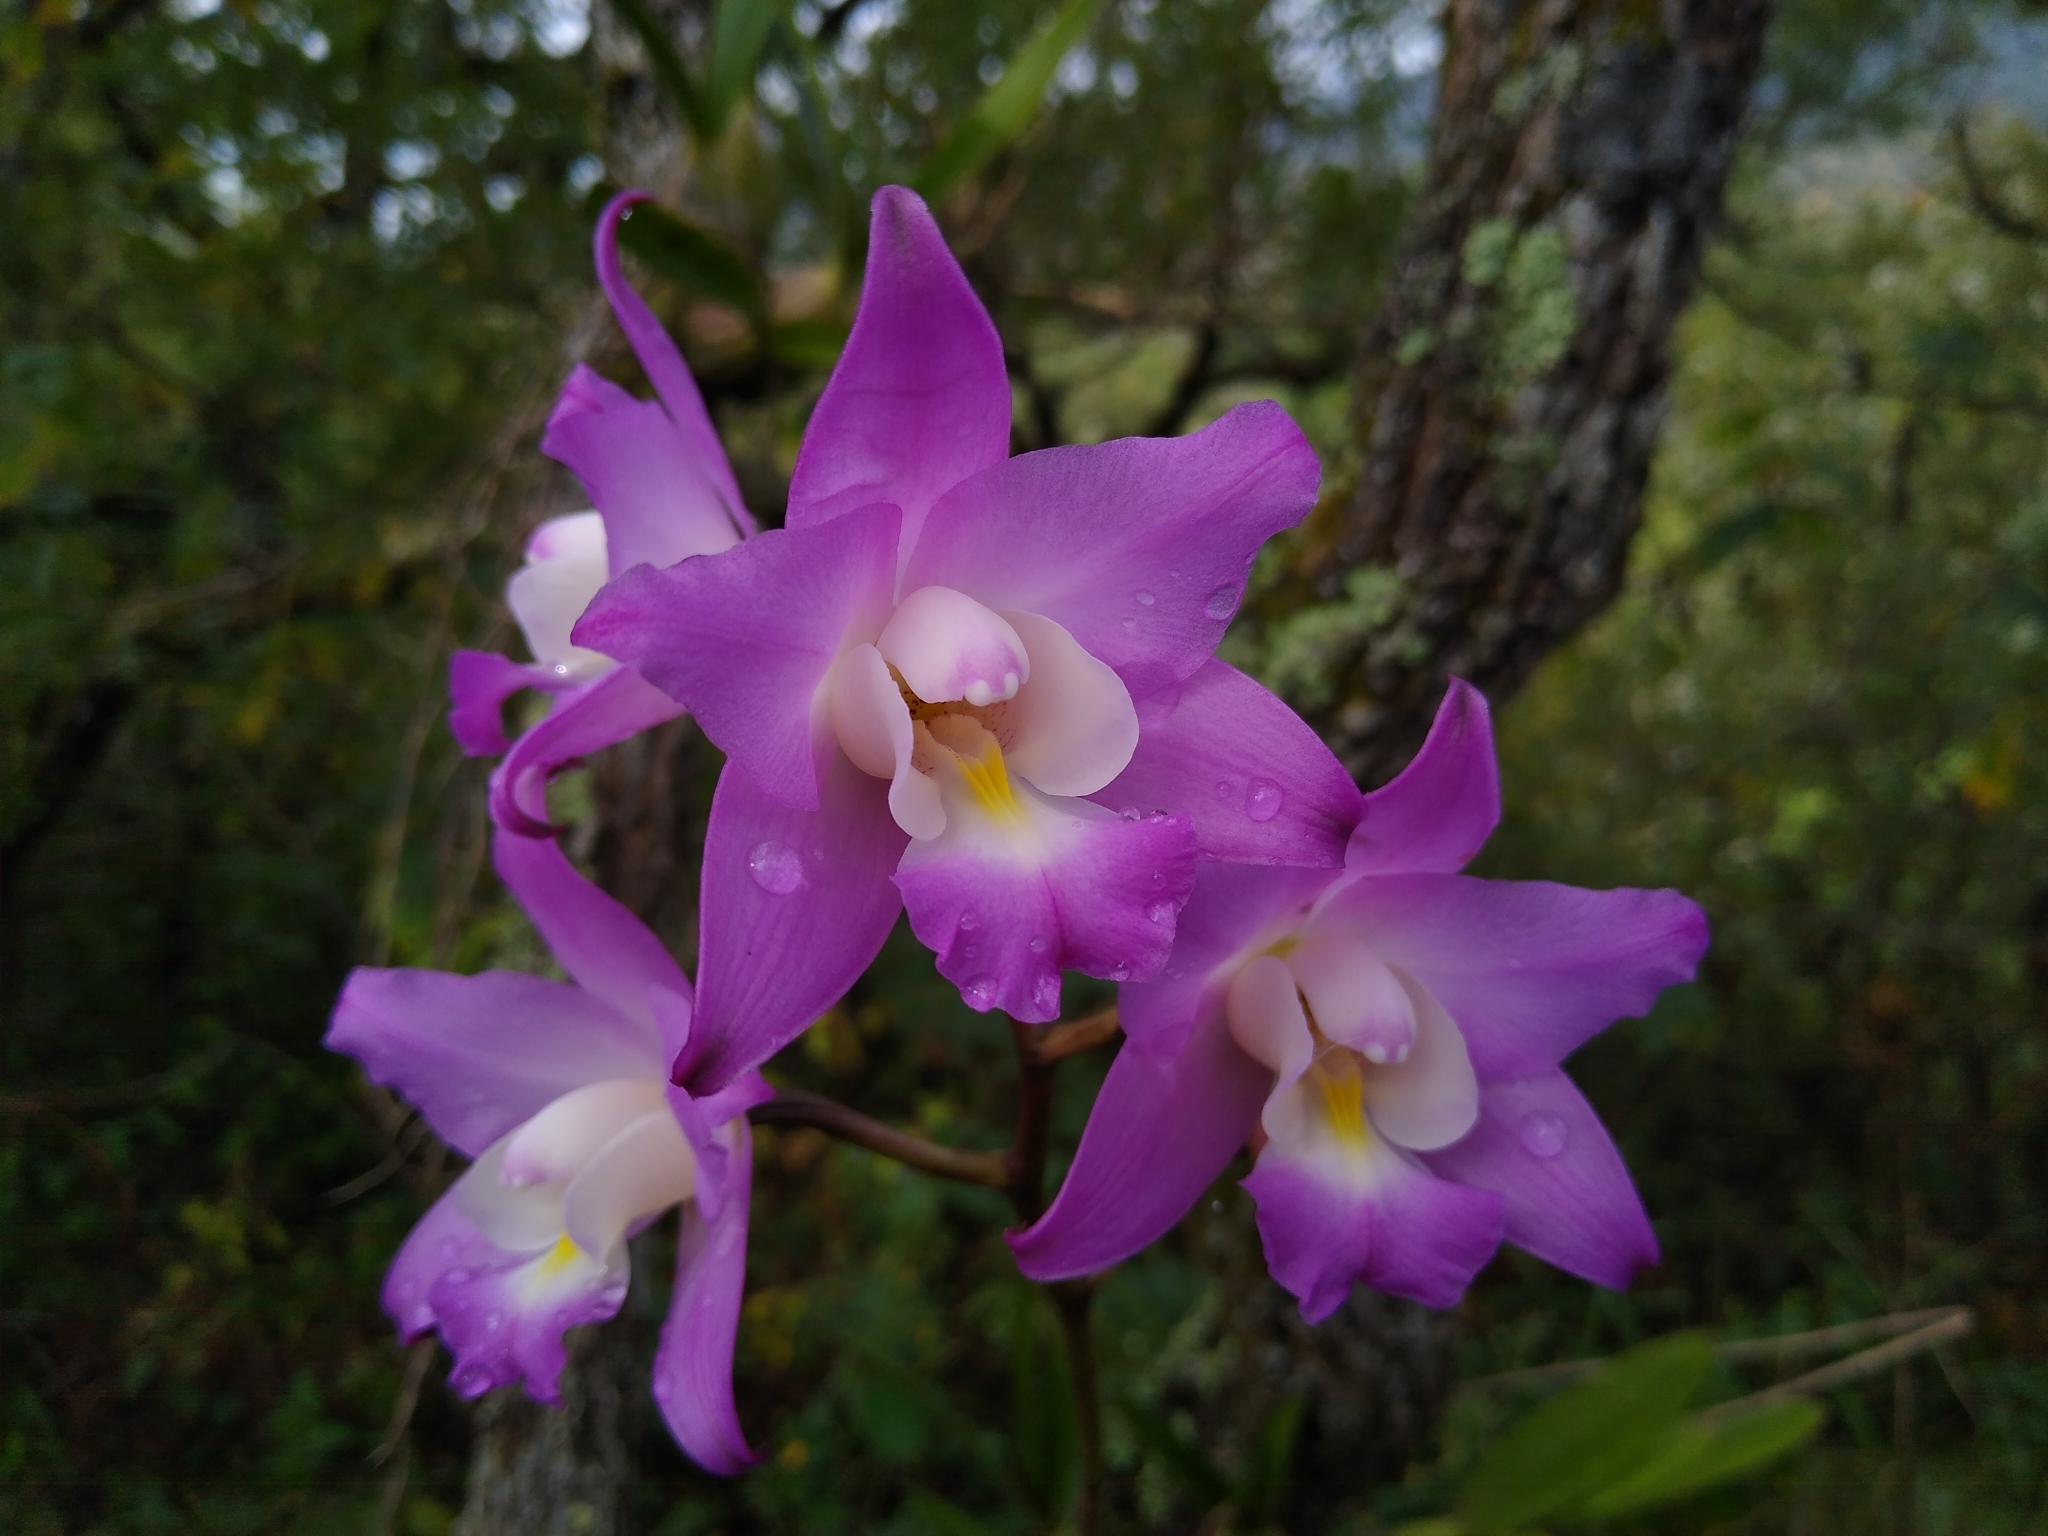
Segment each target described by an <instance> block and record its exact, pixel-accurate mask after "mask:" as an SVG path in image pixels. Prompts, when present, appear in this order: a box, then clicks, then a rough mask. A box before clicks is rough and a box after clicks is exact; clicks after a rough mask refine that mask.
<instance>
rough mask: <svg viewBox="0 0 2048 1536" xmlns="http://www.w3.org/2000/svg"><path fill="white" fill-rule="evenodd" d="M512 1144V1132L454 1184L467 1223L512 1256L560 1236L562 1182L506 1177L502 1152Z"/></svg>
mask: <svg viewBox="0 0 2048 1536" xmlns="http://www.w3.org/2000/svg"><path fill="white" fill-rule="evenodd" d="M556 1102H557V1103H559V1102H561V1101H560V1100H557V1101H556ZM542 1113H543V1114H544V1113H546V1111H545V1110H543V1111H542ZM532 1123H533V1122H532V1121H528V1122H527V1124H529V1125H530V1124H532ZM514 1134H515V1135H516V1134H517V1132H514ZM511 1145H512V1137H511V1136H507V1137H505V1138H504V1139H503V1140H502V1141H495V1142H492V1143H491V1145H490V1146H488V1147H486V1148H485V1149H484V1155H483V1156H482V1157H479V1158H478V1159H477V1160H476V1161H475V1162H473V1163H471V1164H470V1165H469V1166H468V1167H467V1168H465V1169H464V1170H463V1171H462V1176H461V1177H460V1178H458V1179H457V1180H456V1181H455V1184H454V1193H455V1204H456V1208H457V1209H458V1210H460V1211H461V1212H462V1214H463V1215H464V1216H465V1217H467V1218H468V1219H469V1223H470V1225H471V1226H473V1227H475V1228H476V1229H477V1231H479V1232H481V1233H482V1234H483V1235H484V1236H485V1237H486V1238H488V1239H489V1240H490V1241H491V1243H493V1244H494V1245H495V1246H497V1247H499V1248H502V1249H504V1250H505V1251H506V1252H507V1253H510V1254H520V1255H529V1256H530V1255H532V1254H536V1253H541V1252H544V1251H546V1250H547V1249H549V1248H552V1247H553V1246H554V1245H555V1242H556V1240H557V1239H558V1238H560V1237H561V1235H562V1188H563V1184H562V1182H561V1181H556V1182H551V1183H546V1184H515V1183H513V1182H511V1181H510V1180H508V1179H507V1178H506V1177H505V1154H506V1152H507V1151H508V1150H509V1149H510V1147H511Z"/></svg>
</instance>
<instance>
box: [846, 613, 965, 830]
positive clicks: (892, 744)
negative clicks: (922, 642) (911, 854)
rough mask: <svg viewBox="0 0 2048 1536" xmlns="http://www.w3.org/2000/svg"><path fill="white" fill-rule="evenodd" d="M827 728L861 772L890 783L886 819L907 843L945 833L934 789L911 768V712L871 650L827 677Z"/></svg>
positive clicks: (857, 651) (859, 650)
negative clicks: (829, 693) (908, 837)
mask: <svg viewBox="0 0 2048 1536" xmlns="http://www.w3.org/2000/svg"><path fill="white" fill-rule="evenodd" d="M831 687H832V724H833V729H834V731H835V732H836V733H837V735H838V738H839V745H840V746H841V747H842V748H843V749H844V750H845V752H846V755H847V756H848V757H850V758H852V759H853V762H854V766H855V767H857V768H859V769H860V770H861V772H863V773H867V774H872V775H873V776H874V777H876V778H880V779H887V780H888V781H889V814H890V815H891V816H892V817H894V818H895V821H896V825H897V826H899V827H901V828H902V829H903V830H904V831H905V832H907V833H909V834H910V835H911V836H912V837H937V836H938V835H939V834H940V833H941V832H943V831H945V830H946V808H945V806H944V805H943V804H941V803H940V800H939V786H938V785H937V784H935V783H933V782H932V780H931V779H930V778H929V777H928V776H927V775H925V774H922V773H919V772H918V771H917V770H916V768H915V767H914V766H913V765H912V758H913V757H914V755H915V752H916V738H915V736H914V734H913V733H912V731H911V726H910V706H909V705H907V704H906V703H904V701H903V693H902V690H900V689H899V688H898V687H897V686H896V680H895V679H894V678H893V677H891V676H890V675H889V663H888V662H886V661H884V660H883V659H882V653H881V652H880V651H879V650H877V649H876V648H875V647H874V646H872V645H856V646H855V647H854V648H853V649H852V650H850V651H848V652H847V653H846V654H845V655H844V656H842V657H840V658H839V665H838V666H837V667H836V668H834V669H833V673H832V684H831Z"/></svg>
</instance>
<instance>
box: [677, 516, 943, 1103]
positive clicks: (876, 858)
mask: <svg viewBox="0 0 2048 1536" xmlns="http://www.w3.org/2000/svg"><path fill="white" fill-rule="evenodd" d="M761 537H762V538H763V539H766V538H768V537H770V535H768V534H763V535H762V536H761ZM888 793H889V786H888V785H887V784H886V783H884V782H883V781H882V780H880V779H874V778H870V777H868V775H866V774H864V773H862V772H861V771H860V770H859V769H858V768H856V767H854V766H853V764H852V763H850V762H848V761H847V760H846V757H845V755H844V754H843V753H840V752H834V753H833V754H832V756H831V758H830V759H829V760H828V762H827V764H826V769H825V773H824V775H823V779H822V782H821V783H820V784H819V797H818V808H817V809H816V810H814V811H800V810H796V809H794V808H793V807H791V806H788V805H785V804H783V803H782V802H781V801H779V800H774V799H771V798H769V797H768V796H767V795H765V794H763V793H762V792H761V790H760V788H759V787H758V786H757V785H756V784H755V783H754V781H753V777H752V775H750V774H748V773H747V772H746V770H745V769H743V768H741V767H740V766H739V765H738V764H737V763H727V764H726V765H725V771H724V772H723V773H721V774H720V775H719V776H718V791H717V793H716V794H714V795H713V796H712V799H711V823H710V826H709V828H708V829H707V830H706V832H705V836H704V883H703V891H702V895H701V898H700V906H699V911H700V914H701V915H700V917H699V919H698V933H699V937H698V945H697V948H698V960H697V1018H696V1022H695V1024H694V1025H693V1026H692V1027H691V1031H690V1043H689V1046H688V1047H687V1048H686V1049H685V1050H684V1052H683V1055H682V1058H681V1059H680V1060H679V1061H677V1063H676V1066H675V1080H676V1081H677V1082H679V1083H684V1084H686V1085H687V1086H688V1087H689V1088H690V1090H691V1091H692V1092H693V1093H697V1094H699V1095H705V1094H710V1093H714V1092H716V1091H717V1090H719V1089H720V1088H723V1087H724V1086H725V1085H726V1084H728V1083H730V1082H731V1081H732V1080H733V1079H734V1078H736V1077H738V1076H739V1075H740V1074H741V1073H742V1072H744V1071H746V1070H747V1069H748V1068H749V1067H754V1066H758V1065H760V1063H762V1062H764V1061H766V1060H767V1059H768V1058H769V1057H770V1056H772V1055H774V1054H775V1053H776V1052H777V1051H779V1050H781V1049H782V1047H783V1046H785V1045H787V1044H788V1043H789V1042H790V1041H791V1040H793V1039H795V1038H796V1036H798V1035H799V1034H801V1033H803V1031H804V1028H805V1027H806V1026H807V1025H808V1024H810V1022H811V1021H812V1020H813V1019H815V1018H817V1017H818V1015H819V1014H821V1013H823V1012H824V1011H825V1010H826V1009H827V1008H830V1007H831V1006H832V1005H833V1004H834V1003H836V1002H838V1001H839V999H840V998H841V997H843V996H845V994H846V989H847V988H848V987H850V986H852V985H853V983H854V982H855V981H856V980H858V979H859V977H860V973H861V972H862V971H864V970H866V969H867V967H868V962H869V961H871V960H873V959H874V958H875V955H876V954H877V953H878V952H879V951H880V950H881V947H882V941H883V940H884V939H886V938H888V937H889V929H890V927H891V926H892V925H893V924H894V923H895V921H896V914H897V912H898V911H899V910H901V908H902V900H901V898H900V897H898V895H897V894H896V887H895V886H893V885H891V884H890V883H889V872H890V871H891V870H893V869H894V868H895V867H896V861H897V860H898V859H899V858H901V857H902V856H903V845H904V843H905V842H907V841H908V839H907V838H905V836H904V835H903V833H902V831H901V830H900V829H899V828H898V827H897V825H896V823H895V822H894V821H893V820H891V819H890V816H889V804H888Z"/></svg>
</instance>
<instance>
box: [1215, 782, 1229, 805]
mask: <svg viewBox="0 0 2048 1536" xmlns="http://www.w3.org/2000/svg"><path fill="white" fill-rule="evenodd" d="M1216 798H1217V799H1218V800H1228V799H1229V798H1230V780H1228V779H1218V780H1217V781H1216Z"/></svg>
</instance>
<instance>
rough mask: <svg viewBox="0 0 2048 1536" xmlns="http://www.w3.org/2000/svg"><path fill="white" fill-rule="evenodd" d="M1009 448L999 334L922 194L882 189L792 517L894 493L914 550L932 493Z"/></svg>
mask: <svg viewBox="0 0 2048 1536" xmlns="http://www.w3.org/2000/svg"><path fill="white" fill-rule="evenodd" d="M1009 451H1010V376H1009V373H1008V371H1007V370H1006V369H1005V368H1004V366H1003V343H1002V339H1001V338H1000V337H998V336H997V335H996V328H995V326H994V325H993V324H992V323H991V322H990V321H989V318H988V311H987V310H985V309H983V308H982V306H981V300H979V299H977V298H976V297H975V296H974V290H973V289H972V288H970V287H969V286H968V285H967V277H966V274H964V273H963V272H961V270H960V264H959V263H958V262H957V261H955V260H954V259H953V253H952V252H951V251H949V250H947V249H946V242H945V238H944V237H943V236H942V235H940V233H939V228H938V225H936V224H934V223H933V222H932V216H931V213H930V212H929V211H928V210H927V209H926V208H925V205H924V203H923V202H922V201H921V200H920V199H919V198H918V196H917V194H916V193H914V192H910V191H907V190H905V189H904V188H902V187H884V188H882V189H881V190H880V191H879V192H877V193H876V194H875V200H874V206H873V216H872V220H871V223H870V225H869V233H868V269H867V276H866V279H865V280H864V281H863V283H862V285H861V294H860V308H859V310H858V311H857V312H856V313H855V315H854V319H853V333H852V334H851V335H850V336H848V337H847V339H846V350H845V351H843V352H842V353H840V355H839V363H838V366H837V367H835V368H834V369H833V370H832V377H831V379H830V380H829V381H827V383H826V385H825V392H824V393H823V394H822V395H820V396H819V397H818V404H817V408H816V409H815V410H813V411H812V412H811V421H810V425H809V427H808V428H806V429H805V432H804V441H803V447H802V449H801V451H799V452H798V454H797V459H796V472H795V474H794V475H793V476H792V477H791V479H790V484H789V526H790V527H791V528H807V527H810V526H812V525H814V524H817V523H822V522H825V521H828V520H829V519H831V518H834V517H837V516H839V515H840V514H842V513H844V512H847V511H850V510H851V509H853V508H855V507H860V506H865V505H867V504H868V503H869V502H876V501H887V502H893V503H894V504H895V505H897V506H899V507H901V508H902V509H903V529H902V532H903V547H904V548H905V549H908V548H909V547H910V546H911V545H912V544H913V543H915V542H916V539H917V531H918V529H919V528H920V527H921V526H922V525H923V523H924V518H925V513H926V511H927V509H929V508H930V506H931V505H932V503H933V502H935V501H937V500H938V499H939V497H940V496H941V495H943V494H944V493H945V492H946V491H947V490H949V489H950V488H951V487H953V486H955V485H957V484H959V482H960V481H962V480H964V479H966V478H967V477H968V476H969V475H971V474H973V473H974V472H975V471H976V470H979V469H984V468H986V467H987V466H989V465H991V464H999V463H1001V462H1002V461H1003V459H1004V457H1005V456H1006V455H1007V454H1008V453H1009ZM916 585H922V583H917V584H916Z"/></svg>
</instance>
